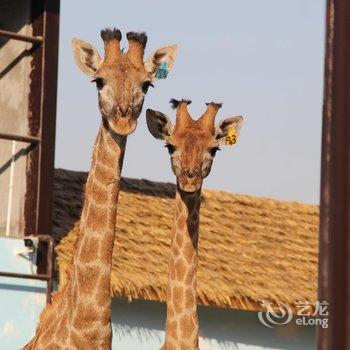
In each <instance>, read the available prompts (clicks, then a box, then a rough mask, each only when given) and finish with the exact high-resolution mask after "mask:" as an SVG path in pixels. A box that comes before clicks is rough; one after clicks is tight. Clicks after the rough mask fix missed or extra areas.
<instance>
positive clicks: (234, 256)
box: [54, 169, 318, 310]
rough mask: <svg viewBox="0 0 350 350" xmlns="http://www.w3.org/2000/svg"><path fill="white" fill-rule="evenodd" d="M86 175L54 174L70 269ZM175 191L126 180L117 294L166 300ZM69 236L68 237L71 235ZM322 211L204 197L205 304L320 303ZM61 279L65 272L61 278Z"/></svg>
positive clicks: (58, 230)
mask: <svg viewBox="0 0 350 350" xmlns="http://www.w3.org/2000/svg"><path fill="white" fill-rule="evenodd" d="M86 176H87V174H86V173H81V172H73V171H66V170H62V169H59V170H56V173H55V204H54V234H55V238H56V240H58V241H59V240H60V239H61V238H62V237H64V236H65V235H66V234H67V233H68V235H67V236H65V237H64V238H62V240H61V241H60V244H59V245H58V247H57V253H58V258H59V266H60V269H61V272H62V271H64V270H65V269H66V267H67V265H68V264H69V262H70V260H71V258H72V255H73V254H74V244H75V240H76V237H77V234H78V230H77V220H78V218H79V215H80V210H81V197H82V189H83V185H84V183H85V181H86ZM174 194H175V186H174V185H172V184H166V183H156V182H151V181H147V180H131V179H123V181H122V190H121V193H120V199H119V207H118V213H119V214H118V220H117V237H116V244H115V250H114V260H113V269H112V276H111V288H112V292H113V295H116V296H124V297H127V298H129V299H132V298H143V299H148V300H161V301H164V300H165V297H166V284H167V261H168V254H169V249H168V248H169V243H170V230H171V225H172V218H173V205H174V200H173V197H174ZM68 231H69V232H68ZM317 231H318V207H317V206H315V205H305V204H299V203H295V202H284V201H278V200H273V199H265V198H256V197H251V196H245V195H235V194H230V193H225V192H218V191H209V190H204V191H203V203H202V209H201V224H200V238H199V241H200V242H199V269H198V297H199V303H200V304H203V305H213V306H218V307H231V308H241V309H246V310H258V309H260V303H259V301H260V300H262V299H265V300H270V301H272V302H274V303H275V304H277V305H278V304H279V303H280V302H286V303H288V304H290V305H291V306H292V307H293V308H294V310H295V307H296V302H297V301H309V302H315V300H316V298H317V295H316V294H317V293H316V289H317V251H318V237H317ZM62 275H63V274H62V273H61V276H62Z"/></svg>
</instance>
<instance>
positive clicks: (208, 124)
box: [146, 99, 243, 350]
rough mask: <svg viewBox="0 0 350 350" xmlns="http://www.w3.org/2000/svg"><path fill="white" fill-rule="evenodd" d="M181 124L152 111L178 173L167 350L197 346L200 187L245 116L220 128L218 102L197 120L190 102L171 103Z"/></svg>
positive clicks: (149, 115) (151, 120)
mask: <svg viewBox="0 0 350 350" xmlns="http://www.w3.org/2000/svg"><path fill="white" fill-rule="evenodd" d="M170 103H171V105H172V107H173V108H174V109H176V122H175V125H173V124H172V123H171V121H170V119H169V118H168V117H167V116H166V115H165V114H163V113H161V112H159V111H154V110H151V109H148V110H147V112H146V120H147V126H148V129H149V131H150V133H151V134H152V135H153V136H154V137H155V138H157V139H160V140H164V141H165V145H166V147H167V148H168V151H169V154H170V157H171V166H172V170H173V172H174V174H175V176H176V180H177V181H176V182H177V191H176V196H175V215H174V221H173V227H172V234H171V244H170V256H169V283H168V292H167V319H166V335H165V341H164V345H163V347H162V350H184V349H186V350H198V332H199V330H198V316H197V278H196V275H197V265H198V251H197V247H198V233H199V211H200V204H201V189H202V183H203V179H204V178H205V177H207V176H208V175H209V173H210V170H211V166H212V163H213V159H214V157H215V154H216V152H217V151H218V150H219V146H220V144H221V143H222V142H225V139H226V137H228V135H229V133H230V128H234V129H235V136H236V138H237V137H238V135H239V132H240V129H241V127H242V123H243V118H242V117H241V116H237V117H229V118H226V119H224V120H223V121H221V122H220V123H219V124H217V125H216V126H215V117H216V114H217V112H218V110H219V109H220V108H221V104H219V103H214V102H211V103H208V104H207V108H206V111H205V112H204V113H203V115H202V116H201V117H200V118H199V119H197V120H194V119H192V117H191V116H190V114H189V112H188V105H189V104H190V103H191V101H189V100H181V101H178V100H174V99H172V100H171V101H170Z"/></svg>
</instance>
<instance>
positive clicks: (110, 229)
mask: <svg viewBox="0 0 350 350" xmlns="http://www.w3.org/2000/svg"><path fill="white" fill-rule="evenodd" d="M125 145H126V137H120V136H115V137H112V135H111V133H110V131H109V130H108V127H107V126H106V125H104V124H103V123H102V124H101V127H100V130H99V133H98V136H97V138H96V141H95V146H94V151H93V159H92V165H91V170H90V173H89V176H88V179H87V183H86V187H85V199H84V206H83V211H82V215H81V220H80V236H79V241H78V244H77V249H76V254H75V256H74V262H73V271H72V276H71V281H70V282H71V284H70V288H69V290H70V296H69V298H70V307H71V308H72V310H73V313H72V320H71V322H72V323H73V325H74V320H75V319H77V320H79V318H81V314H82V313H84V310H85V317H86V318H87V319H85V321H84V325H83V328H84V329H86V327H87V325H88V324H89V322H88V321H89V320H88V319H90V321H91V324H94V325H95V326H96V322H97V327H100V329H101V331H102V332H101V334H103V328H105V329H106V333H105V335H106V337H107V338H108V337H110V336H111V334H109V333H110V332H111V329H110V327H111V326H110V320H111V295H110V275H111V266H112V253H113V246H114V238H115V227H116V214H117V203H118V195H119V188H120V176H121V170H122V165H123V158H124V151H125ZM86 310H88V312H86ZM77 331H78V330H77ZM101 338H103V337H101ZM101 341H102V340H101Z"/></svg>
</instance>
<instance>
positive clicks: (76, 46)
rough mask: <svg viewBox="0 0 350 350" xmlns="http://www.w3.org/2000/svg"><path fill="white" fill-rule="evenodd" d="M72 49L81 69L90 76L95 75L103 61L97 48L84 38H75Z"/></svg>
mask: <svg viewBox="0 0 350 350" xmlns="http://www.w3.org/2000/svg"><path fill="white" fill-rule="evenodd" d="M72 49H73V55H74V58H75V62H76V64H77V66H78V67H79V68H80V70H81V71H82V72H83V73H85V74H87V75H88V76H90V77H94V76H95V73H96V71H97V70H98V68H99V67H100V65H101V63H102V58H101V57H100V55H99V54H98V52H97V50H96V49H95V48H94V47H93V46H92V45H91V44H89V43H87V42H85V41H84V40H81V39H78V38H73V40H72Z"/></svg>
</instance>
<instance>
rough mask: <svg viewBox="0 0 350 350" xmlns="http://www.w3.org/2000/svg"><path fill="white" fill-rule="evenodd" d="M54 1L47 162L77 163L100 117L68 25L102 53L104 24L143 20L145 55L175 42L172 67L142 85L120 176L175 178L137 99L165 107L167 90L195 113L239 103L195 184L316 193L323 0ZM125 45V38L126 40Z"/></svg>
mask: <svg viewBox="0 0 350 350" xmlns="http://www.w3.org/2000/svg"><path fill="white" fill-rule="evenodd" d="M101 4H102V2H95V1H82V0H75V1H62V3H61V27H60V53H59V79H58V107H57V111H58V115H57V118H58V119H57V136H56V164H55V166H56V167H62V168H67V169H73V170H88V169H89V167H90V161H91V152H92V146H93V142H94V139H95V136H96V134H97V130H98V126H99V123H100V116H99V112H98V107H97V93H96V89H95V86H94V85H93V84H90V83H89V82H90V79H89V78H88V77H86V76H84V75H83V74H82V73H81V72H80V70H79V69H78V68H77V67H76V66H75V63H74V59H73V56H72V53H71V47H70V41H71V38H72V37H74V36H77V37H80V38H82V39H84V40H86V41H88V42H90V43H92V44H93V45H95V46H96V47H97V48H98V49H99V50H100V52H101V53H102V52H103V51H102V41H101V39H100V37H99V32H100V30H101V29H102V28H104V27H107V26H115V27H117V28H119V29H121V30H122V32H123V33H126V32H127V31H130V30H134V31H146V32H147V34H148V38H149V40H148V44H147V50H146V55H145V56H148V55H149V54H150V52H151V51H153V50H154V49H156V48H159V47H162V46H165V45H167V44H173V43H177V44H178V45H179V50H178V56H177V59H176V62H175V66H174V70H173V72H172V73H171V74H170V75H169V77H168V78H167V79H166V80H164V81H159V82H157V83H156V88H155V89H150V91H149V94H148V96H146V100H145V105H144V109H143V112H142V114H141V116H140V118H139V125H138V128H137V130H136V132H135V133H134V134H132V135H131V136H130V137H129V138H128V144H127V150H126V157H125V162H124V168H123V175H124V176H128V177H134V178H146V179H151V180H158V181H171V182H174V181H175V178H174V175H173V174H172V172H171V169H170V163H169V156H168V154H167V151H166V149H164V148H163V147H162V144H161V142H159V141H157V140H155V139H154V138H153V137H152V136H151V135H150V134H149V132H148V130H147V128H146V123H145V110H146V108H153V109H158V110H160V111H162V112H164V113H166V114H168V115H169V116H170V117H171V118H174V113H173V111H172V110H171V109H170V106H169V104H168V101H169V99H170V98H171V97H175V98H182V97H187V98H190V99H191V100H192V101H193V102H192V104H191V106H190V111H191V113H192V115H193V116H194V117H197V116H199V115H200V114H201V113H202V112H203V111H204V107H205V104H204V103H205V102H207V101H211V100H214V101H219V102H223V103H224V105H223V108H222V109H221V110H220V112H219V114H218V116H217V120H221V119H223V118H225V117H227V116H232V115H238V114H241V115H243V116H244V118H245V121H244V126H243V128H242V132H241V137H240V140H239V142H238V144H237V145H236V146H234V147H223V150H222V152H219V153H218V155H217V157H216V159H215V162H214V165H213V169H212V172H211V174H210V175H209V177H208V178H207V179H206V180H205V183H204V186H205V187H206V188H212V189H220V190H225V191H229V192H235V193H244V194H251V195H255V196H264V197H274V198H279V199H286V200H297V201H301V202H307V203H318V201H319V181H320V153H321V114H322V89H323V57H324V16H325V1H324V0H321V1H320V0H288V1H287V0H283V1H281V0H264V1H261V0H246V1H238V0H225V1H217V2H212V1H201V2H199V1H192V2H190V1H186V2H185V1H183V0H180V1H177V2H176V3H175V2H168V1H163V2H158V1H147V2H146V1H144V2H141V1H139V2H135V1H133V2H130V1H124V2H116V1H107V0H105V1H103V6H102V5H101ZM125 45H126V44H125Z"/></svg>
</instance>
